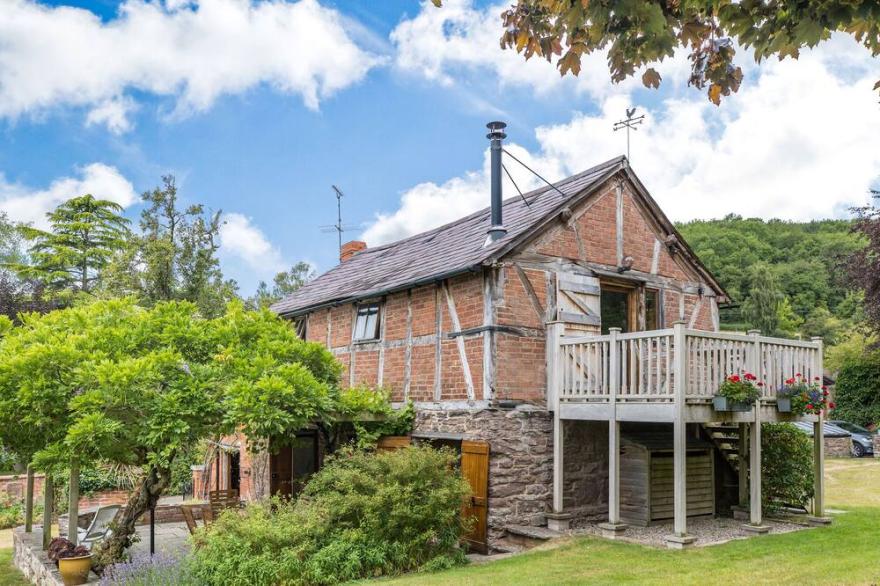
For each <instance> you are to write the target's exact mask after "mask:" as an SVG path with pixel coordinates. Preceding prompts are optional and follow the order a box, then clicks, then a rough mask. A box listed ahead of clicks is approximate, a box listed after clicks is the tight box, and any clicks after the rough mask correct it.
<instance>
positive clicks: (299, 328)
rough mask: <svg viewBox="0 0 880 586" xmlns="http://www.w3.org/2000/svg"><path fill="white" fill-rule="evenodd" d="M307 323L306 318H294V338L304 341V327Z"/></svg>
mask: <svg viewBox="0 0 880 586" xmlns="http://www.w3.org/2000/svg"><path fill="white" fill-rule="evenodd" d="M308 323H309V320H308V317H306V316H304V315H303V316H300V317H297V318H294V320H293V328H294V329H295V330H296V337H297V338H299V339H300V340H305V339H306V326H307V324H308Z"/></svg>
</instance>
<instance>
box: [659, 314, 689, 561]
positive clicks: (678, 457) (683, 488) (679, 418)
mask: <svg viewBox="0 0 880 586" xmlns="http://www.w3.org/2000/svg"><path fill="white" fill-rule="evenodd" d="M685 327H686V324H685V322H684V321H676V322H675V323H673V325H672V328H673V334H672V336H673V347H674V348H675V356H674V364H673V373H674V375H673V381H674V384H675V389H674V395H675V406H674V410H673V422H672V428H673V429H672V434H673V439H672V446H673V453H672V462H673V463H672V470H673V500H674V504H673V512H674V524H673V531H674V533H673V535H670V536H668V537H667V538H666V545H667V546H668V547H670V548H674V549H681V548H683V547H686V546H688V545H690V544H692V543H693V542H694V538H693V537H692V536H690V535H688V534H687V420H686V419H685V408H686V405H685V398H686V397H687V366H688V357H687V338H686V331H685Z"/></svg>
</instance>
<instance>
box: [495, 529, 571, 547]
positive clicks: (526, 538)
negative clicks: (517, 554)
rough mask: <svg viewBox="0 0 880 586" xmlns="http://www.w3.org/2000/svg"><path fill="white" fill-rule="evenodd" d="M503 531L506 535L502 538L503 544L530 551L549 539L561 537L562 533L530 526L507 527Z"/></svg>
mask: <svg viewBox="0 0 880 586" xmlns="http://www.w3.org/2000/svg"><path fill="white" fill-rule="evenodd" d="M504 530H505V533H506V534H505V536H504V538H503V541H504V544H505V545H506V546H514V547H519V548H521V549H531V548H533V547H537V546H539V545H541V544H543V543H547V542H548V541H549V540H551V539H555V538H557V537H562V533H560V532H559V531H553V530H552V529H548V528H547V527H534V526H531V525H508V526H507V527H505V528H504Z"/></svg>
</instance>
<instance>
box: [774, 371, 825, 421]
mask: <svg viewBox="0 0 880 586" xmlns="http://www.w3.org/2000/svg"><path fill="white" fill-rule="evenodd" d="M821 381H822V379H820V378H819V377H818V376H817V377H814V378H813V380H812V381H810V380H808V379H807V377H805V376H804V375H802V374H801V373H797V374H795V375H794V376H793V377H791V378H790V379H787V380H786V381H785V384H784V385H783V386H782V387H781V388H780V389H779V395H780V396H782V397H789V398H790V399H791V411H792V413H800V414H802V415H803V414H805V413H808V414H810V415H819V414H820V413H822V412H823V411H827V410H829V409H834V403H833V402H832V401H830V400H829V397H828V388H827V387H826V386H824V385H823V384H822V382H821Z"/></svg>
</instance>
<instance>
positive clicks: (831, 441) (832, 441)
mask: <svg viewBox="0 0 880 586" xmlns="http://www.w3.org/2000/svg"><path fill="white" fill-rule="evenodd" d="M825 457H826V458H849V457H852V438H849V437H826V438H825Z"/></svg>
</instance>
